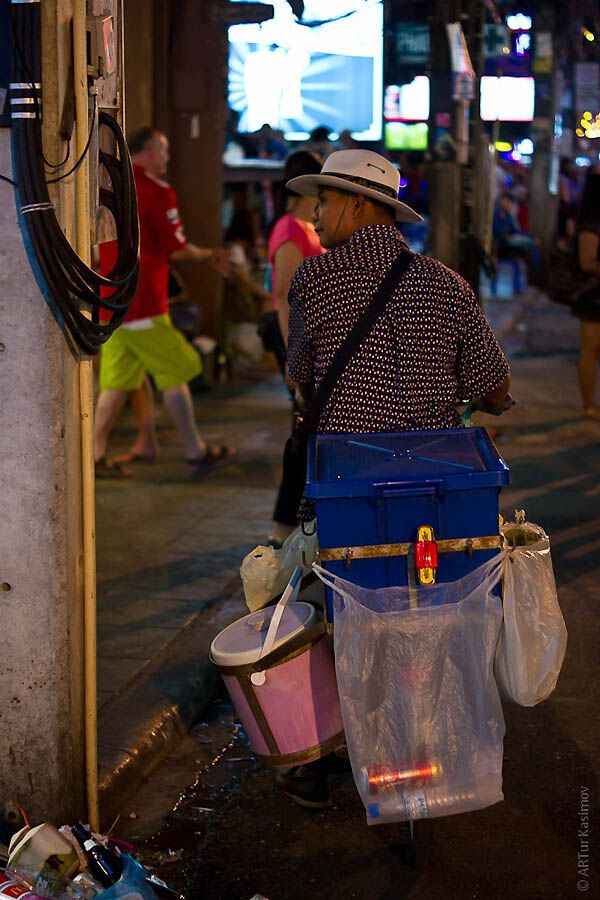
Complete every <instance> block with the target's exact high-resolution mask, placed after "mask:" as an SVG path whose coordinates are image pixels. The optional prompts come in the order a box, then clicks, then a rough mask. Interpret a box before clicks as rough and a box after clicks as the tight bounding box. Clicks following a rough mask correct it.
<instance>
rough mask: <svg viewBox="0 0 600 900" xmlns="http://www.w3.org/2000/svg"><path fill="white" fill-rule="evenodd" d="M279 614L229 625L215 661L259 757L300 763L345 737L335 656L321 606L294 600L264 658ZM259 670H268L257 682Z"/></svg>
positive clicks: (215, 646)
mask: <svg viewBox="0 0 600 900" xmlns="http://www.w3.org/2000/svg"><path fill="white" fill-rule="evenodd" d="M273 612H274V608H273V607H270V608H269V609H263V610H260V611H259V612H255V613H251V614H250V615H249V616H244V618H243V619H239V620H238V621H237V622H234V623H233V624H232V625H229V626H228V627H227V628H225V629H224V630H223V631H221V632H220V634H218V635H217V637H216V638H215V639H214V641H213V642H212V646H211V658H212V660H213V662H214V663H215V665H216V666H217V668H218V669H219V671H220V673H221V675H222V677H223V681H224V682H225V685H226V687H227V690H228V691H229V695H230V696H231V699H232V701H233V704H234V706H235V708H236V710H237V712H238V715H239V717H240V719H241V720H242V724H243V726H244V730H245V732H246V734H247V735H248V738H249V740H250V743H251V745H252V748H253V750H254V751H255V753H256V755H257V756H258V758H259V759H260V760H261V761H262V762H264V763H267V764H268V765H271V766H289V765H300V764H302V763H307V762H310V761H311V760H314V759H318V758H319V757H320V756H324V755H325V754H327V753H330V752H331V751H332V750H335V748H336V747H338V746H339V745H340V744H341V743H343V740H344V732H343V726H342V716H341V713H340V704H339V699H338V692H337V683H336V678H335V666H334V662H333V654H332V652H331V650H330V648H329V644H328V642H327V638H326V635H325V632H324V627H323V623H322V621H320V619H319V617H318V615H317V613H316V611H315V609H314V608H313V607H312V606H311V605H310V604H308V603H302V602H300V603H289V605H288V606H286V608H285V609H284V611H283V615H282V618H281V622H280V624H279V627H278V629H277V639H276V641H275V644H274V646H273V649H272V650H271V652H270V653H269V654H268V655H266V656H263V657H262V658H261V659H260V662H258V660H259V657H260V654H261V651H262V647H263V643H264V641H265V637H266V634H267V629H268V627H269V624H270V621H271V616H272V615H273ZM257 672H263V673H264V683H263V684H260V683H253V679H252V675H253V674H254V673H257ZM260 680H261V676H259V677H258V678H257V677H256V675H255V678H254V681H255V682H257V681H258V682H260Z"/></svg>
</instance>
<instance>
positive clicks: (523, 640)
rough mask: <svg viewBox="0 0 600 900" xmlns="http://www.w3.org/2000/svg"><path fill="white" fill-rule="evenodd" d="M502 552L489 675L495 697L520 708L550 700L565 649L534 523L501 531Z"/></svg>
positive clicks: (544, 545)
mask: <svg viewBox="0 0 600 900" xmlns="http://www.w3.org/2000/svg"><path fill="white" fill-rule="evenodd" d="M502 532H503V534H504V535H505V537H506V538H507V543H508V545H509V550H508V552H507V553H506V554H505V555H504V564H503V580H504V585H503V606H504V621H503V623H502V628H501V629H500V637H499V639H498V646H497V648H496V659H495V662H494V674H495V676H496V681H497V683H498V687H499V688H500V693H501V694H502V695H503V696H504V697H506V698H507V699H510V700H514V702H515V703H518V704H519V705H520V706H535V705H536V703H541V701H542V700H545V699H546V698H547V697H549V696H550V694H551V693H552V691H553V690H554V688H555V687H556V682H557V681H558V676H559V673H560V669H561V666H562V663H563V659H564V656H565V651H566V648H567V629H566V626H565V622H564V619H563V617H562V613H561V611H560V606H559V605H558V595H557V592H556V583H555V581H554V572H553V569H552V557H551V554H550V540H549V538H548V535H547V534H546V533H545V531H544V530H543V529H542V528H541V527H540V526H539V525H533V524H532V523H530V522H523V521H521V522H517V523H513V522H511V523H508V524H506V525H504V526H503V527H502Z"/></svg>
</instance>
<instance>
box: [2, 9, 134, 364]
mask: <svg viewBox="0 0 600 900" xmlns="http://www.w3.org/2000/svg"><path fill="white" fill-rule="evenodd" d="M12 27H13V54H12V71H11V92H10V105H11V126H12V142H13V158H14V161H15V162H14V166H15V177H16V185H17V193H18V203H19V210H20V214H21V217H22V223H23V226H24V228H25V229H26V231H27V234H28V237H29V241H30V244H31V247H32V250H33V253H34V256H35V260H36V262H37V266H38V276H41V280H42V282H43V284H42V288H43V289H44V293H45V295H46V297H47V299H48V301H49V303H50V304H51V306H52V307H53V309H54V310H55V312H56V313H58V318H59V321H60V322H61V324H62V325H63V326H64V327H65V328H66V331H67V334H66V336H67V338H68V339H69V338H72V340H73V341H74V342H75V344H76V345H77V346H78V347H79V348H80V349H81V350H83V351H84V352H86V353H89V354H92V355H93V354H95V353H97V352H98V350H99V349H100V347H101V345H102V344H103V343H104V342H105V341H107V340H108V338H109V337H110V336H111V334H112V333H113V332H114V331H115V329H116V328H118V327H119V325H120V324H121V323H122V322H123V320H124V318H125V316H126V314H127V311H128V309H129V307H130V305H131V303H132V301H133V299H134V297H135V294H136V290H137V282H138V270H139V224H138V215H137V198H136V190H135V182H134V177H133V168H132V165H131V159H130V157H129V151H128V149H127V144H126V141H125V137H124V135H123V132H122V130H121V128H120V127H119V124H118V123H117V122H116V120H115V119H114V118H113V117H112V116H110V115H108V114H107V113H105V112H103V111H100V112H99V113H98V127H99V128H105V129H108V130H109V131H110V132H111V134H112V136H113V138H114V141H115V145H116V151H117V152H116V155H115V154H111V153H106V152H104V151H102V152H101V153H100V158H99V161H98V164H99V165H102V167H103V168H104V171H105V172H106V174H107V176H108V180H109V182H110V188H102V189H101V190H100V196H99V202H100V204H101V205H102V206H105V207H106V209H107V210H108V211H109V213H110V214H111V215H112V217H113V219H114V221H115V225H116V231H117V245H118V253H117V260H116V262H115V265H114V267H113V269H112V270H111V272H109V273H108V275H106V276H103V275H100V274H99V273H98V272H95V271H94V270H93V269H91V268H90V267H89V266H88V265H86V263H84V261H83V260H82V259H81V258H80V257H79V256H78V255H77V253H76V252H75V250H74V249H73V248H72V247H71V245H70V243H69V241H68V240H67V238H66V237H65V235H64V234H63V231H62V229H61V227H60V224H59V222H58V220H57V218H56V213H55V209H54V204H53V203H52V201H51V199H50V195H49V193H48V183H47V181H46V176H45V170H44V159H43V156H42V153H41V146H42V135H41V102H40V97H39V92H40V83H41V50H40V39H41V30H40V4H39V3H17V4H13V6H12ZM93 114H94V115H96V106H95V104H94V113H93ZM90 143H91V141H88V147H89V144H90ZM81 161H82V160H81V159H80V160H79V161H78V163H77V164H76V167H77V166H78V165H79V164H80V162H81ZM73 171H74V169H72V170H71V171H70V172H67V173H65V174H64V175H62V176H60V179H52V180H53V181H54V180H62V179H63V178H66V177H67V176H68V175H69V174H72V172H73ZM90 316H91V317H90ZM70 343H71V341H70Z"/></svg>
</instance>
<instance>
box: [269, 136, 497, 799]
mask: <svg viewBox="0 0 600 900" xmlns="http://www.w3.org/2000/svg"><path fill="white" fill-rule="evenodd" d="M399 182H400V176H399V173H398V171H397V169H396V168H395V167H394V166H393V165H392V164H391V163H390V162H389V161H388V160H387V159H385V158H384V157H382V156H380V155H379V154H377V153H373V152H371V151H368V150H342V151H339V152H336V153H332V154H331V156H329V157H328V159H327V161H326V163H325V164H324V166H323V168H322V169H321V172H320V174H318V175H302V176H299V177H297V178H293V179H291V181H289V182H288V185H287V186H288V188H289V189H290V190H293V191H295V192H296V193H298V194H301V195H308V196H314V197H316V201H317V202H316V206H315V212H314V221H315V230H316V231H317V233H318V235H319V238H320V241H321V244H322V246H323V247H325V248H326V249H327V250H328V251H329V252H328V253H325V254H323V255H321V256H313V257H311V258H309V259H306V260H304V261H303V262H302V263H301V264H300V265H299V266H298V268H297V269H296V271H295V273H294V276H293V278H292V282H291V286H290V292H289V296H288V299H289V304H290V319H289V343H288V369H289V375H290V377H291V379H292V380H293V381H294V382H296V383H297V384H298V385H299V387H300V389H301V392H302V394H303V397H304V399H305V402H306V403H307V407H308V408H307V411H306V414H305V418H304V423H303V426H302V428H301V431H300V435H301V438H302V439H303V442H304V443H303V445H302V446H303V449H299V448H298V445H297V446H296V448H295V449H294V442H293V440H292V441H289V442H288V447H287V448H286V454H288V448H289V454H288V456H287V460H288V464H289V465H292V464H293V465H296V464H297V465H298V466H299V467H301V466H302V464H303V461H305V452H306V451H305V439H306V432H307V430H308V431H311V430H317V431H321V432H355V433H361V432H362V433H369V432H377V431H388V432H398V431H418V430H421V429H431V428H433V429H435V428H455V427H459V426H461V425H462V424H463V423H462V420H461V418H460V416H459V414H458V412H457V410H456V405H457V403H458V401H460V400H470V399H473V398H480V405H482V406H483V407H484V408H486V409H488V411H490V412H492V411H493V412H498V411H500V410H502V409H503V408H506V407H507V405H508V403H509V397H508V388H509V384H510V379H509V366H508V362H507V360H506V357H505V356H504V353H503V352H502V350H501V349H500V347H499V345H498V343H497V341H496V339H495V337H494V335H493V333H492V331H491V329H490V327H489V325H488V323H487V322H486V320H485V318H484V316H483V314H482V312H481V310H480V308H479V306H478V304H477V300H476V298H475V296H474V294H473V291H472V290H471V288H470V287H469V285H468V284H467V282H466V281H464V279H463V278H461V277H460V275H457V274H456V272H453V271H452V270H451V269H448V268H447V267H446V266H444V265H442V263H440V262H438V261H437V260H434V259H431V258H430V257H427V256H421V255H418V254H412V253H411V252H410V250H409V248H408V247H407V245H406V243H405V242H404V239H403V238H402V235H401V234H400V232H399V231H398V230H397V228H396V223H398V222H415V221H419V220H420V218H421V217H420V216H419V215H418V214H417V213H416V212H415V211H414V210H412V209H411V208H410V207H409V206H407V205H406V204H405V203H402V202H401V201H400V200H398V188H399ZM308 423H310V424H308ZM297 437H298V435H297ZM303 453H304V457H303V456H302V454H303ZM296 460H297V461H298V462H296ZM304 464H305V462H304ZM284 465H286V457H284ZM311 507H312V504H309V503H308V502H307V501H306V500H303V501H302V504H301V507H300V510H299V513H298V515H299V518H300V519H301V520H303V521H306V520H309V519H311V518H313V517H314V509H312V508H311ZM337 762H339V761H337ZM334 763H336V760H335V759H334V758H332V757H325V758H324V759H322V760H317V762H315V763H311V764H309V765H307V766H303V767H301V768H295V769H293V770H292V771H291V772H289V773H287V774H285V775H281V774H280V775H278V776H277V783H278V785H279V787H280V788H281V789H282V790H284V791H285V793H287V794H288V795H289V796H290V797H292V798H293V799H294V800H296V801H297V802H298V803H301V804H302V805H304V806H311V807H319V806H326V805H327V804H328V802H329V783H328V778H329V774H330V773H331V772H332V771H335V766H334V765H333V764H334Z"/></svg>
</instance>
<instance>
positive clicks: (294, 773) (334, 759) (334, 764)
mask: <svg viewBox="0 0 600 900" xmlns="http://www.w3.org/2000/svg"><path fill="white" fill-rule="evenodd" d="M350 771H352V769H351V766H350V760H349V759H348V757H347V756H338V755H337V754H336V753H328V754H327V756H323V757H322V758H321V759H316V760H315V761H314V762H312V763H307V764H306V765H305V766H296V767H295V768H293V769H290V771H289V772H287V773H286V774H285V775H284V774H282V773H278V774H277V775H276V776H275V784H276V785H277V787H278V788H279V789H280V790H282V791H283V793H284V794H287V796H288V797H291V799H292V800H294V801H295V802H296V803H299V804H300V806H305V807H307V808H308V809H325V808H326V807H327V806H330V804H331V801H330V797H329V776H330V775H343V774H346V773H347V772H350Z"/></svg>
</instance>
